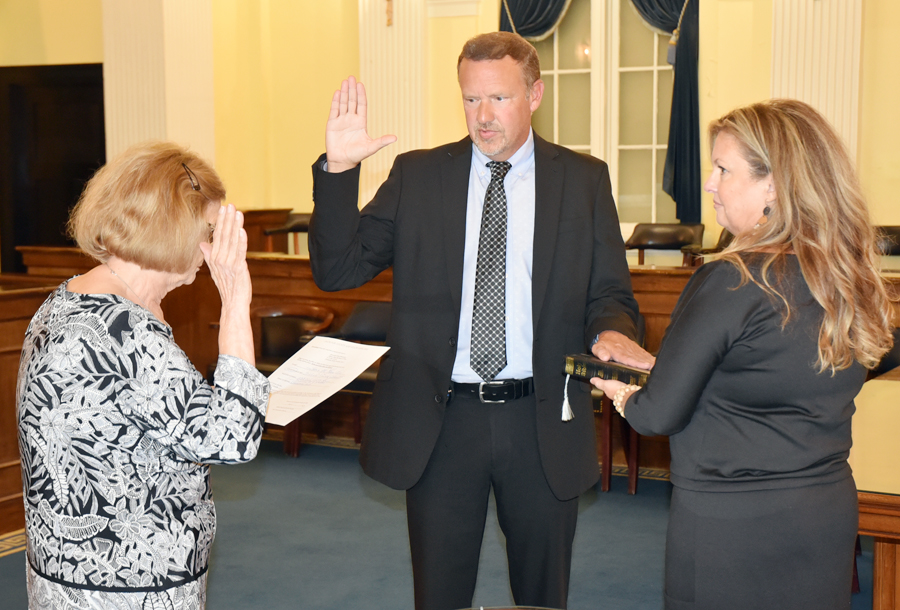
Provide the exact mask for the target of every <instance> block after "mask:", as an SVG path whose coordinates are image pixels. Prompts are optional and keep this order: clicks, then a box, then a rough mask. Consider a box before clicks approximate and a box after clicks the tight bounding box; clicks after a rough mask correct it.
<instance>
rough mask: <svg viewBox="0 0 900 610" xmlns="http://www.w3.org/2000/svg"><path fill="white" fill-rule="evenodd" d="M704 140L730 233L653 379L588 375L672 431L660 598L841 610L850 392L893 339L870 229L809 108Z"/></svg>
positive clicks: (849, 545)
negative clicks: (633, 381) (640, 384)
mask: <svg viewBox="0 0 900 610" xmlns="http://www.w3.org/2000/svg"><path fill="white" fill-rule="evenodd" d="M709 136H710V144H711V148H712V164H713V171H712V174H711V176H710V177H709V179H708V180H707V181H706V184H705V185H704V188H705V190H706V191H708V192H710V193H711V194H712V195H713V203H714V205H715V209H716V218H717V220H718V222H719V224H721V225H722V226H724V227H725V228H727V229H728V230H729V231H731V232H732V233H733V234H734V235H735V239H734V242H733V243H732V245H731V246H730V247H729V248H728V249H727V250H726V251H725V252H724V253H723V254H722V256H721V257H720V258H719V260H717V261H715V262H711V263H708V264H706V265H703V266H702V267H701V268H700V269H698V270H697V272H696V273H695V274H694V276H693V277H692V278H691V280H690V282H689V283H688V285H687V287H686V288H685V290H684V292H683V294H682V295H681V298H680V300H679V302H678V305H677V306H676V308H675V311H674V312H673V314H672V320H671V324H670V326H669V328H668V330H667V331H666V336H665V338H664V339H663V342H662V345H661V347H660V351H659V354H658V358H657V361H656V365H655V367H654V369H653V372H652V374H651V376H650V379H649V381H648V383H647V385H646V386H645V387H644V388H643V389H637V388H636V387H635V386H624V385H623V384H622V383H620V382H617V381H601V380H598V379H595V380H594V385H596V386H597V387H599V388H600V389H602V390H603V391H604V392H605V393H607V394H608V395H609V396H611V397H613V401H614V404H615V405H616V407H617V408H618V409H619V410H620V412H622V413H623V414H624V416H625V418H626V419H627V420H628V422H629V423H630V424H631V425H632V426H633V427H634V428H635V429H636V430H637V431H638V432H640V433H642V434H665V435H669V436H670V447H671V455H672V462H671V478H672V483H673V485H674V491H673V495H672V503H671V509H670V516H669V531H668V536H667V543H666V569H665V571H666V583H665V599H666V608H668V609H673V610H674V609H679V610H680V609H684V608H692V609H701V608H702V609H710V610H721V609H723V608H728V610H739V609H743V608H746V609H751V608H791V609H792V610H798V609H805V608H807V609H809V610H826V609H829V608H848V607H849V605H850V581H851V574H852V565H853V563H852V562H853V548H854V540H855V536H856V530H857V525H858V509H857V499H856V488H855V485H854V482H853V477H852V474H851V471H850V466H849V465H848V463H847V457H848V455H849V452H850V445H851V435H850V420H851V416H852V415H853V411H854V404H853V399H854V397H855V396H856V394H857V393H858V391H859V389H860V387H861V386H862V384H863V382H864V381H865V378H866V369H867V368H873V367H874V366H875V365H876V364H877V363H878V361H879V359H880V358H881V356H882V355H883V354H884V353H885V352H886V351H887V350H888V349H889V348H890V346H891V320H890V312H891V309H890V303H889V299H888V296H887V293H886V290H885V286H884V283H883V281H882V279H881V277H880V274H879V269H878V264H879V258H878V254H877V252H876V247H875V237H876V236H875V231H874V229H873V227H872V226H871V224H870V222H869V217H868V212H867V209H866V204H865V201H864V199H863V196H862V194H861V191H860V187H859V183H858V180H857V177H856V172H855V171H854V168H853V165H852V163H851V161H850V158H849V155H848V154H847V152H846V150H845V148H844V146H843V144H842V143H841V141H840V138H839V137H838V136H837V134H836V133H835V131H834V130H833V128H832V127H831V126H830V125H829V124H828V123H827V121H826V120H825V119H824V118H823V117H822V116H821V115H820V114H819V113H818V112H816V111H815V110H814V109H813V108H811V107H810V106H808V105H807V104H804V103H802V102H798V101H793V100H771V101H768V102H763V103H758V104H753V105H751V106H747V107H744V108H739V109H737V110H734V111H732V112H730V113H728V114H727V115H725V116H724V117H722V118H721V119H719V120H717V121H714V122H713V123H712V124H711V126H710V128H709Z"/></svg>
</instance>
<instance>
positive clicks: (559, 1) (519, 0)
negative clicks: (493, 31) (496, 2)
mask: <svg viewBox="0 0 900 610" xmlns="http://www.w3.org/2000/svg"><path fill="white" fill-rule="evenodd" d="M506 4H507V6H509V12H510V13H511V14H512V21H513V24H515V32H516V33H518V34H519V35H520V36H522V37H524V38H528V39H540V38H542V37H544V36H545V35H546V34H548V33H549V32H552V31H553V30H554V29H555V28H556V25H557V24H558V23H559V22H560V20H562V18H563V17H564V16H565V12H566V8H568V6H569V2H568V0H506ZM500 31H501V32H512V31H513V28H512V27H511V25H510V23H509V16H508V15H507V14H506V7H504V6H503V0H500Z"/></svg>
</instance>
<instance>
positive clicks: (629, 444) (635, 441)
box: [591, 314, 646, 495]
mask: <svg viewBox="0 0 900 610" xmlns="http://www.w3.org/2000/svg"><path fill="white" fill-rule="evenodd" d="M645 334H646V321H645V320H644V316H642V315H641V314H638V323H637V344H638V345H640V346H643V345H644V336H645ZM591 398H592V399H593V401H594V405H595V408H594V413H595V414H596V413H597V412H598V409H597V406H599V413H600V491H609V488H610V485H611V483H612V454H613V450H612V426H613V420H618V422H619V431H620V433H621V436H622V450H623V451H624V452H625V462H626V464H627V465H628V493H630V494H631V495H634V494H636V493H637V482H638V456H639V453H640V451H639V450H640V438H641V437H640V435H639V434H638V433H637V432H636V431H635V429H634V428H632V427H631V426H630V425H628V421H627V420H626V419H625V418H624V417H622V416H621V415H619V413H618V412H617V411H616V410H615V409H614V408H613V404H612V399H611V398H610V397H609V396H605V395H604V394H603V392H601V391H600V390H598V389H597V388H593V389H592V390H591Z"/></svg>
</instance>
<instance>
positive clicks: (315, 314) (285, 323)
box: [250, 303, 334, 457]
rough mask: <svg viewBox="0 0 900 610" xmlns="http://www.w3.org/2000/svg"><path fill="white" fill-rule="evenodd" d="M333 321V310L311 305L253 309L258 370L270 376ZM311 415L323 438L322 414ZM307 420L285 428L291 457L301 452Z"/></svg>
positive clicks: (295, 422)
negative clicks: (304, 425) (302, 437)
mask: <svg viewBox="0 0 900 610" xmlns="http://www.w3.org/2000/svg"><path fill="white" fill-rule="evenodd" d="M333 321H334V312H333V311H331V310H330V309H328V308H327V307H322V306H320V305H313V304H309V303H283V304H280V305H269V306H260V307H251V309H250V323H251V325H252V326H253V343H254V348H255V352H256V368H257V370H259V371H260V372H261V373H263V374H264V375H266V376H267V377H268V376H269V375H271V374H272V373H273V372H275V369H277V368H278V367H279V366H281V365H282V364H283V363H284V361H285V360H287V359H288V358H290V357H291V356H293V355H294V353H295V352H296V351H297V350H298V349H300V348H301V347H302V346H303V344H304V343H305V342H306V341H308V340H309V339H310V338H311V337H312V336H314V335H317V334H321V333H323V332H324V331H326V330H328V328H330V326H331V323H332V322H333ZM310 415H311V416H312V417H313V418H314V421H315V425H316V434H317V436H318V437H319V438H322V437H323V436H324V433H323V430H322V420H321V413H320V412H319V411H318V410H313V411H312V413H311V414H310ZM304 418H307V416H303V417H299V418H297V419H295V420H294V421H292V422H291V423H289V424H288V425H287V426H285V427H284V437H283V440H282V447H283V449H284V452H285V453H286V454H288V455H290V456H292V457H297V455H299V453H300V445H301V435H302V432H303V427H302V425H301V420H303V419H304Z"/></svg>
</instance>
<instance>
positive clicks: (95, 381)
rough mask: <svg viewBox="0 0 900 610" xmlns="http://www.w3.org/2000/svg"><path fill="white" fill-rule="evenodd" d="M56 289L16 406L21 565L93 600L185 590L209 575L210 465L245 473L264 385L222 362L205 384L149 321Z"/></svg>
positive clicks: (166, 331) (109, 302) (31, 339)
mask: <svg viewBox="0 0 900 610" xmlns="http://www.w3.org/2000/svg"><path fill="white" fill-rule="evenodd" d="M67 283H68V282H66V283H63V284H62V285H61V286H60V287H59V288H58V289H57V290H56V291H55V292H54V293H53V294H51V295H50V297H49V298H48V299H47V300H46V301H45V302H44V304H43V305H42V306H41V308H40V309H39V310H38V312H37V313H36V314H35V316H34V318H33V319H32V321H31V324H30V325H29V327H28V330H27V332H26V335H25V342H24V346H23V349H22V359H21V363H20V365H19V378H18V386H17V406H18V420H19V446H20V451H21V457H22V478H23V486H24V499H25V519H26V532H27V539H28V561H29V562H30V564H31V566H32V568H33V569H34V570H35V571H36V572H38V573H39V574H41V575H42V576H44V577H46V578H48V579H49V580H51V581H55V582H59V583H61V584H66V585H70V586H74V587H80V588H85V589H94V590H100V591H141V590H143V591H152V590H162V589H166V588H169V587H174V586H179V585H183V584H184V583H186V582H190V581H191V580H193V579H196V578H197V577H199V576H200V575H201V574H203V573H205V571H206V569H207V561H208V558H209V550H210V545H211V544H212V540H213V537H214V535H215V524H216V517H215V509H214V507H213V502H212V492H211V489H210V483H209V467H208V466H207V464H214V463H215V464H221V463H237V462H246V461H249V460H251V459H253V457H255V455H256V452H257V450H258V448H259V442H260V438H261V435H262V425H263V419H264V417H265V409H266V404H267V401H268V395H269V383H268V381H267V380H266V379H265V377H263V376H262V375H261V374H260V373H259V372H258V371H257V370H256V369H255V368H254V367H252V366H251V365H250V364H248V363H247V362H245V361H243V360H241V359H239V358H236V357H233V356H220V357H219V361H218V365H217V367H216V379H215V381H216V386H215V387H212V386H210V385H209V384H208V383H207V382H206V381H205V380H204V378H203V376H202V375H201V374H200V373H199V372H197V370H196V369H195V368H194V367H193V365H192V364H191V362H190V361H189V360H188V358H187V356H186V355H185V354H184V352H183V351H182V350H181V349H180V348H179V347H178V346H177V345H176V344H175V342H174V340H173V337H172V331H171V329H170V328H169V327H168V326H166V325H165V324H163V323H162V322H160V321H159V320H157V319H156V318H155V317H154V316H153V315H152V314H151V313H150V312H149V311H147V310H145V309H143V308H141V307H138V306H137V305H135V304H134V303H132V302H131V301H128V300H126V299H123V298H120V297H118V296H115V295H85V294H77V293H72V292H69V291H68V290H67V289H66V285H67Z"/></svg>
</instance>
